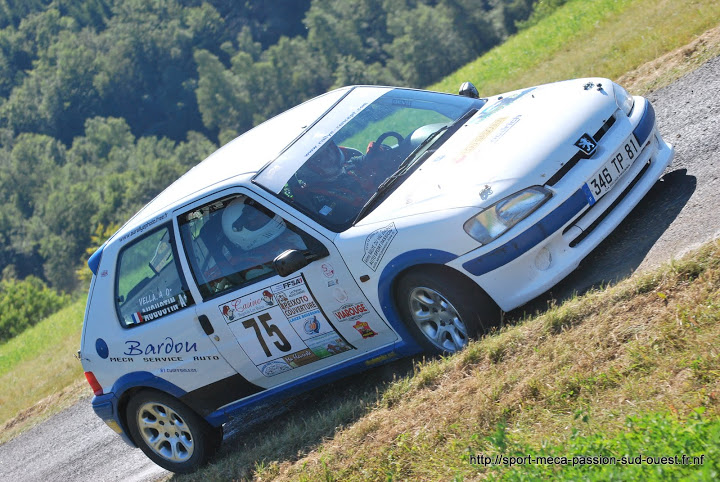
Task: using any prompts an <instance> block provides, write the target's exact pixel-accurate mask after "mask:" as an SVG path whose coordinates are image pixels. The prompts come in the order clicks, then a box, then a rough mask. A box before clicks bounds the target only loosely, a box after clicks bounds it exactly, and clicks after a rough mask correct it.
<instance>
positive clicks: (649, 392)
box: [178, 241, 720, 480]
mask: <svg viewBox="0 0 720 482" xmlns="http://www.w3.org/2000/svg"><path fill="white" fill-rule="evenodd" d="M719 321H720V241H718V242H713V243H710V244H708V245H706V246H705V247H703V248H702V249H701V250H699V251H697V252H694V253H692V254H691V255H689V256H687V257H685V258H683V259H682V260H679V261H674V262H672V263H670V264H667V265H665V266H664V267H663V268H662V269H659V270H656V271H653V272H649V273H645V274H639V275H636V276H633V277H632V278H630V279H628V280H625V281H623V282H621V283H619V284H617V285H615V286H612V287H608V288H604V289H601V290H595V291H591V292H589V293H587V294H585V295H583V296H579V297H576V298H574V299H572V300H570V301H568V302H566V303H564V304H563V305H561V306H553V307H551V308H550V309H548V310H547V311H546V312H545V313H542V314H538V315H537V316H534V317H532V318H529V319H525V320H518V321H517V322H516V324H515V325H511V326H506V327H505V328H503V329H502V330H500V331H499V332H497V333H495V334H493V335H491V336H488V337H486V338H484V339H483V340H480V341H478V342H474V343H471V344H470V345H469V346H468V347H467V348H466V349H465V350H463V351H462V352H461V353H459V354H457V355H455V356H452V357H448V358H442V359H437V360H430V361H416V363H415V365H414V367H413V369H412V370H411V373H408V374H407V375H405V376H401V377H400V378H399V379H396V380H394V381H387V382H384V381H379V382H378V380H377V379H376V380H373V381H372V382H371V383H369V384H368V383H367V382H362V381H356V382H344V384H340V385H337V384H336V385H331V386H330V387H329V388H326V389H324V390H322V391H317V392H315V393H314V395H313V398H312V399H310V400H308V401H306V402H305V403H304V404H303V405H304V406H301V407H298V408H297V409H296V410H293V411H292V412H291V413H290V414H289V415H284V416H281V417H277V418H276V419H274V420H271V421H270V422H268V423H266V424H263V425H262V426H261V427H258V428H255V429H253V430H248V431H246V432H245V433H242V434H239V435H238V436H236V437H235V438H234V440H232V441H230V443H229V444H227V446H226V447H225V448H223V449H222V451H221V454H220V456H219V457H218V460H217V461H216V462H215V463H213V464H212V465H211V466H209V467H207V468H205V469H204V470H202V471H201V472H198V473H196V474H194V475H192V476H185V477H178V478H179V479H180V480H229V479H254V480H269V479H273V480H321V479H323V480H367V479H371V480H379V479H383V480H453V479H456V480H464V479H477V478H486V477H491V478H492V477H497V476H500V477H503V478H512V479H523V480H527V479H533V478H537V477H561V478H565V479H567V480H572V479H574V480H577V479H578V478H582V479H593V480H607V479H608V477H616V478H617V479H618V480H628V479H633V478H635V477H643V478H646V477H650V478H652V477H660V476H668V477H671V478H676V477H680V476H682V477H694V478H696V479H697V480H701V479H702V477H704V476H705V475H708V474H711V473H713V472H712V471H713V470H717V469H718V467H717V465H718V458H717V455H718V445H717V443H716V442H713V440H715V441H717V438H718V436H719V433H720V432H719V430H720V347H718V343H717V340H718V339H720V323H718V322H719ZM400 371H402V370H400ZM374 376H378V375H377V374H376V375H374ZM373 388H374V390H373ZM337 391H340V392H349V393H346V394H345V396H343V397H341V398H333V396H332V393H333V392H337ZM713 444H714V445H713ZM478 454H485V455H489V456H494V455H501V456H514V455H517V456H520V455H523V456H526V455H534V456H538V455H545V456H568V457H572V456H575V455H579V454H580V455H598V456H616V457H617V458H618V459H619V458H620V457H622V456H623V455H627V456H633V457H634V456H637V455H640V454H642V455H644V456H653V457H661V456H674V455H678V456H682V455H687V456H700V455H705V458H704V464H703V465H687V466H683V467H680V466H677V467H669V466H668V467H665V466H662V467H661V466H660V465H659V464H657V465H652V464H651V465H648V464H644V465H643V466H641V467H637V466H634V465H630V464H628V465H616V466H613V467H610V466H602V465H588V466H587V467H586V468H581V467H578V468H577V469H573V470H574V471H565V470H562V471H560V470H559V469H558V468H557V467H552V466H549V465H545V466H537V467H531V466H527V467H520V466H515V467H512V468H511V467H508V466H505V465H502V464H501V465H500V466H488V467H486V466H483V465H482V464H478V463H473V461H472V459H471V456H472V455H478ZM713 457H714V459H713V460H711V458H713ZM580 470H583V471H580ZM578 471H580V472H578ZM661 472H662V473H661Z"/></svg>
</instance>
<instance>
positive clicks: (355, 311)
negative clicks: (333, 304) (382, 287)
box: [333, 303, 368, 321]
mask: <svg viewBox="0 0 720 482" xmlns="http://www.w3.org/2000/svg"><path fill="white" fill-rule="evenodd" d="M366 313H368V309H367V307H366V306H365V303H347V304H344V305H342V306H341V307H340V308H339V309H337V310H335V311H333V314H334V315H335V318H337V319H338V321H355V320H359V319H360V318H362V317H363V316H365V314H366Z"/></svg>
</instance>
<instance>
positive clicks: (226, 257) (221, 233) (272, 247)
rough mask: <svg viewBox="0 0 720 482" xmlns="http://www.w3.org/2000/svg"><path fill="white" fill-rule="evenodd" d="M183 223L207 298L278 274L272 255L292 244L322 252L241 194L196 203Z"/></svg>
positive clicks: (183, 234) (196, 273)
mask: <svg viewBox="0 0 720 482" xmlns="http://www.w3.org/2000/svg"><path fill="white" fill-rule="evenodd" d="M178 223H179V226H180V235H181V238H182V244H183V247H184V249H185V253H186V254H187V257H188V261H189V264H190V268H191V270H192V273H193V277H194V278H195V281H196V282H197V285H198V288H199V290H200V293H201V294H202V297H203V299H208V298H212V297H214V296H217V295H219V294H221V293H225V292H227V291H230V290H233V289H237V288H240V287H242V286H246V285H248V284H251V283H254V282H257V281H259V280H262V279H266V278H269V277H271V276H274V275H275V274H276V273H275V268H274V266H273V260H274V259H275V258H276V257H277V256H278V255H279V254H281V253H282V252H284V251H286V250H288V249H295V250H298V251H301V252H303V253H305V254H310V253H311V252H317V249H318V247H317V245H318V244H319V243H318V242H317V241H315V240H314V239H312V238H311V237H310V236H308V235H306V234H305V233H302V232H301V231H300V230H299V229H297V228H296V227H295V226H293V225H292V224H290V223H288V222H287V221H285V220H284V219H282V218H281V217H280V216H278V215H276V214H275V213H274V212H272V211H270V210H269V209H267V208H266V207H265V206H263V205H261V204H260V203H258V202H256V201H255V200H253V199H252V198H250V197H248V196H244V195H240V194H234V195H231V196H226V197H223V198H220V199H217V200H215V201H212V202H210V203H207V204H204V205H202V206H199V207H196V208H193V209H191V210H190V211H188V212H186V213H184V214H182V215H181V216H180V217H179V219H178ZM320 246H322V245H320ZM313 248H314V249H313ZM320 249H321V250H324V247H322V248H320Z"/></svg>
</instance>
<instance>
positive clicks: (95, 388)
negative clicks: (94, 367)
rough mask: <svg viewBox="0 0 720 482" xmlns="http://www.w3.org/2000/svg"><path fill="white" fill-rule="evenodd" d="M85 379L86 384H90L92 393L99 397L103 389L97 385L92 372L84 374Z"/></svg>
mask: <svg viewBox="0 0 720 482" xmlns="http://www.w3.org/2000/svg"><path fill="white" fill-rule="evenodd" d="M85 378H86V379H87V382H88V383H89V384H90V388H92V391H93V393H94V394H95V395H96V396H100V395H102V394H103V389H102V387H101V386H100V384H99V383H98V381H97V378H95V375H93V372H85Z"/></svg>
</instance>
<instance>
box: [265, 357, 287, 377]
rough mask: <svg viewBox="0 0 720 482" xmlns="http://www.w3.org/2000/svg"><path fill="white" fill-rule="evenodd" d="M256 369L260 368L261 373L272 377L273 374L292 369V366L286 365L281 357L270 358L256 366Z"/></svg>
mask: <svg viewBox="0 0 720 482" xmlns="http://www.w3.org/2000/svg"><path fill="white" fill-rule="evenodd" d="M258 369H260V373H262V374H263V375H265V376H266V377H274V376H275V375H279V374H281V373H284V372H286V371H288V370H292V367H291V366H290V365H288V364H287V363H286V362H285V360H282V359H281V360H271V361H269V362H267V363H263V364H262V365H259V366H258Z"/></svg>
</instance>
